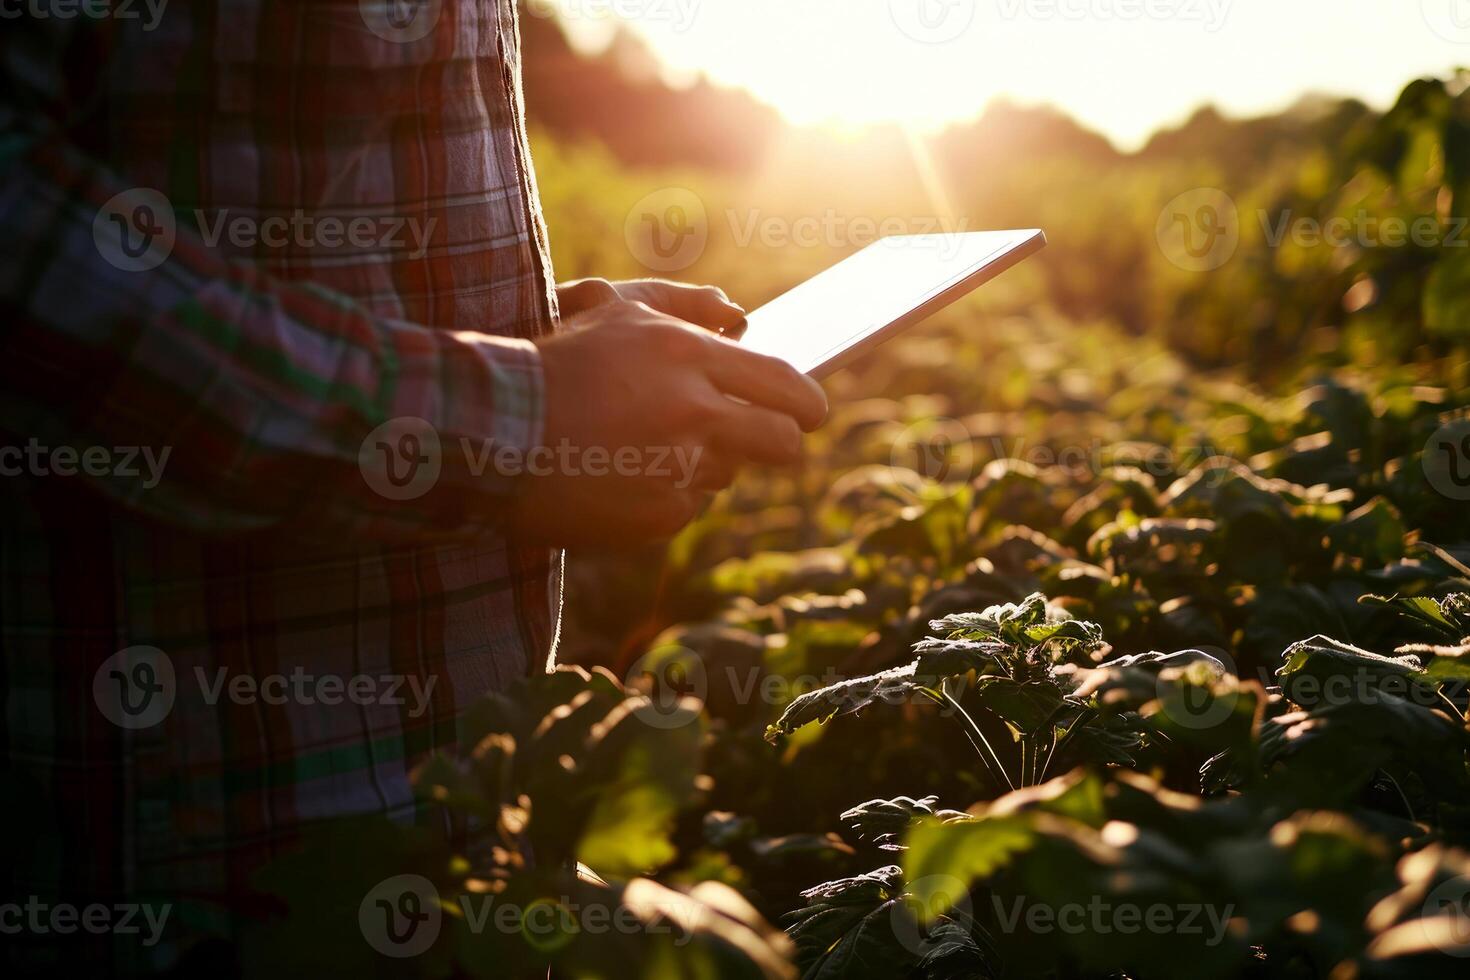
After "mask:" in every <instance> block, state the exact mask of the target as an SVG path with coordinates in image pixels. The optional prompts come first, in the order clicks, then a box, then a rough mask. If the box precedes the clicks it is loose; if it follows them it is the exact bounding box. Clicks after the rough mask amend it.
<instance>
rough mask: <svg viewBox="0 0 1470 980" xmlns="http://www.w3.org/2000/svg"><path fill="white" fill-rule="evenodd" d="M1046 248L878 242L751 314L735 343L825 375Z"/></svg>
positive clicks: (1033, 233)
mask: <svg viewBox="0 0 1470 980" xmlns="http://www.w3.org/2000/svg"><path fill="white" fill-rule="evenodd" d="M1045 245H1046V235H1044V234H1042V232H1040V231H1039V230H1037V229H1034V228H1033V229H1030V230H1027V231H975V232H964V233H961V234H949V235H900V236H896V237H893V238H883V239H880V240H879V241H876V242H874V243H873V244H871V245H869V246H868V247H867V248H864V249H863V250H862V251H860V252H857V253H855V254H853V255H850V256H848V257H847V258H846V259H843V260H842V261H841V262H839V263H837V264H836V265H834V266H832V268H830V269H828V270H827V271H825V272H822V273H819V274H817V275H815V276H813V277H812V278H811V279H808V280H807V281H806V282H804V283H802V284H801V285H799V286H797V287H796V288H795V289H793V290H791V291H790V292H788V293H785V294H783V295H781V296H778V297H777V298H776V299H774V300H772V301H771V302H770V303H767V304H766V305H765V306H762V307H761V308H760V309H758V310H756V311H755V312H753V313H751V314H750V316H749V317H748V318H747V324H748V325H747V327H746V329H745V332H744V333H743V335H742V336H741V338H740V343H741V345H742V346H744V347H748V348H750V349H751V350H754V351H759V352H760V353H762V354H769V355H771V356H772V357H779V358H780V359H781V360H783V361H785V362H786V363H788V364H790V365H792V366H793V367H795V368H796V369H798V370H800V371H805V372H806V373H807V374H810V375H812V376H813V377H818V378H820V377H824V376H825V375H827V374H830V373H831V372H833V371H835V370H837V369H838V368H839V367H841V366H842V365H844V364H846V363H847V362H848V361H851V360H852V359H853V358H855V357H857V356H859V355H861V354H864V353H866V352H868V351H870V350H872V349H873V348H874V347H877V346H878V345H879V344H881V343H883V342H884V341H886V340H889V339H891V338H892V337H893V336H894V335H896V334H897V333H899V332H900V331H902V330H904V329H905V328H907V327H911V326H913V325H914V324H916V323H918V322H919V321H921V320H923V319H925V318H927V317H929V316H931V315H932V314H934V313H937V312H938V311H939V310H941V309H943V308H944V307H946V306H948V305H950V304H951V303H953V302H955V301H956V300H958V299H959V298H960V297H962V296H965V295H966V294H968V293H970V292H972V291H973V290H975V289H977V288H978V287H979V286H980V285H982V284H983V283H986V282H989V281H990V280H991V279H994V278H995V277H996V276H998V275H1000V274H1001V273H1002V272H1004V271H1005V270H1007V269H1009V268H1010V267H1011V266H1013V265H1015V264H1016V263H1017V262H1020V261H1021V260H1022V259H1024V258H1026V256H1028V255H1033V254H1035V253H1036V252H1039V251H1040V250H1041V249H1042V248H1043V247H1044V246H1045Z"/></svg>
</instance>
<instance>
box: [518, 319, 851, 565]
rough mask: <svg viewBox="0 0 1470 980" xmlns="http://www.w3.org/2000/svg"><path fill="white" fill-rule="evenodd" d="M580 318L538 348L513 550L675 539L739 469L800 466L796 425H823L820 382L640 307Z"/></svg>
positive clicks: (807, 427) (808, 428)
mask: <svg viewBox="0 0 1470 980" xmlns="http://www.w3.org/2000/svg"><path fill="white" fill-rule="evenodd" d="M577 321H578V322H576V323H574V324H570V325H569V326H570V327H571V329H569V330H568V331H567V332H565V333H563V334H560V335H558V336H555V337H551V338H548V339H546V340H544V341H540V342H539V346H540V348H541V361H542V368H543V371H544V373H545V378H546V399H547V406H546V431H545V437H544V446H543V449H542V451H541V454H540V459H539V460H537V459H531V460H530V461H529V462H531V463H533V464H535V465H532V466H528V468H527V473H526V475H525V476H524V477H523V479H524V481H525V486H524V487H523V488H522V490H521V492H520V496H519V497H518V498H517V499H516V501H515V503H514V505H513V507H512V512H511V515H510V521H509V525H508V530H509V532H510V534H511V535H512V536H513V537H514V538H515V539H516V540H518V541H520V542H522V543H536V544H546V545H559V546H566V545H577V544H613V545H618V544H622V545H626V544H633V543H637V542H640V541H644V540H648V539H654V538H660V537H667V536H669V535H672V534H673V533H675V532H676V531H678V530H679V528H681V527H683V526H684V525H685V524H687V523H688V522H689V521H690V519H692V518H693V517H694V516H695V515H696V514H697V513H698V512H699V510H700V508H701V507H703V505H704V502H705V500H706V499H707V496H708V494H709V493H710V492H712V491H715V490H718V489H720V488H722V487H724V486H726V485H728V484H729V483H730V481H731V480H732V479H733V478H734V474H735V470H736V468H737V467H738V466H740V465H741V464H742V463H746V462H753V463H762V464H767V465H777V466H779V465H788V464H791V463H794V462H796V461H797V460H798V459H799V458H800V456H801V433H802V430H806V431H811V430H812V429H814V428H816V427H817V426H818V425H820V424H821V422H822V420H823V419H824V418H825V417H826V414H827V399H826V396H825V395H824V394H823V392H822V389H821V387H820V386H819V385H818V384H817V383H816V382H815V381H813V380H811V379H810V378H808V377H807V376H806V375H804V374H801V373H800V372H799V371H797V370H796V369H795V368H792V367H791V366H790V365H788V364H786V363H785V362H783V361H779V360H776V359H775V358H771V357H766V356H764V355H761V354H755V353H752V352H751V351H748V350H745V349H743V348H741V347H740V346H739V345H738V344H735V343H733V342H731V341H729V340H726V339H724V338H722V337H719V336H716V335H715V334H712V333H709V332H708V331H705V330H700V329H697V328H696V327H693V326H691V325H690V324H688V323H686V322H684V321H682V320H679V319H676V318H674V317H672V316H669V315H667V314H665V313H660V312H659V311H657V310H654V309H653V308H651V307H650V306H648V305H646V304H644V303H633V302H628V301H625V300H621V299H619V300H617V301H614V302H608V303H603V304H601V305H596V306H593V307H592V308H591V309H590V310H588V311H587V312H585V313H583V314H581V316H580V317H578V318H577ZM533 455H534V454H533Z"/></svg>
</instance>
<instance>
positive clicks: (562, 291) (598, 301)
mask: <svg viewBox="0 0 1470 980" xmlns="http://www.w3.org/2000/svg"><path fill="white" fill-rule="evenodd" d="M556 295H557V300H558V301H559V303H560V305H561V307H562V315H563V316H566V317H574V316H576V315H577V314H579V313H585V312H586V311H588V310H591V309H595V308H597V307H599V306H603V305H605V304H607V303H616V302H617V301H618V299H619V298H620V297H619V296H618V291H617V289H615V288H614V287H613V284H612V283H610V282H608V281H607V280H606V279H579V280H577V281H576V282H569V283H564V284H562V285H561V286H559V287H557V290H556Z"/></svg>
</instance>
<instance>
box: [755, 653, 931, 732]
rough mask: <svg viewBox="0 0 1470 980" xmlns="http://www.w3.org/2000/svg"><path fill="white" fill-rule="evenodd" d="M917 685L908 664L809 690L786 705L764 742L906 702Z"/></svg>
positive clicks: (771, 726)
mask: <svg viewBox="0 0 1470 980" xmlns="http://www.w3.org/2000/svg"><path fill="white" fill-rule="evenodd" d="M918 686H919V685H918V684H917V683H916V681H915V677H914V665H913V664H909V665H908V666H906V667H896V668H894V669H893V670H886V671H884V672H883V673H881V674H873V675H872V676H869V677H858V678H854V679H852V680H847V681H842V682H841V683H838V684H833V685H832V686H830V687H824V688H822V689H820V690H817V691H808V692H807V693H806V694H803V695H801V696H800V697H798V698H796V699H795V700H793V701H792V702H791V703H790V704H789V705H787V706H786V710H785V711H783V712H782V713H781V717H780V718H778V719H776V723H775V724H773V725H770V726H768V727H767V728H766V741H768V742H771V743H772V744H774V743H775V741H776V739H777V738H778V737H779V736H781V735H790V734H791V733H792V732H794V731H796V730H797V729H798V728H802V727H803V726H805V725H809V724H811V723H812V722H819V723H821V722H827V721H830V720H831V719H832V718H833V717H835V716H836V715H848V714H852V713H853V712H856V711H861V710H862V709H863V708H866V707H868V706H869V705H872V704H876V703H879V702H883V703H886V704H894V703H899V702H902V701H905V700H907V699H908V698H910V697H912V695H913V692H914V691H915V690H916V689H917V687H918Z"/></svg>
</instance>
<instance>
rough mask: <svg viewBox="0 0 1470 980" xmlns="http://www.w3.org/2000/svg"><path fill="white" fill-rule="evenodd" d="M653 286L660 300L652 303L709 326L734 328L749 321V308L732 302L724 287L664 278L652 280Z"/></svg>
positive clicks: (677, 315)
mask: <svg viewBox="0 0 1470 980" xmlns="http://www.w3.org/2000/svg"><path fill="white" fill-rule="evenodd" d="M649 288H650V289H651V290H652V292H653V293H654V295H655V298H656V299H657V300H658V301H657V302H656V303H652V304H650V305H652V306H655V307H656V308H658V309H660V310H662V311H663V312H665V313H667V314H669V315H670V316H676V317H678V318H679V319H681V320H685V321H687V322H689V323H693V324H696V325H697V326H701V327H704V328H705V329H707V330H714V331H716V332H719V331H726V330H734V329H735V328H737V327H739V326H741V325H742V324H743V323H744V322H745V310H743V309H741V307H740V306H739V305H738V304H736V303H733V302H731V301H730V297H728V296H726V295H725V291H724V290H723V289H718V288H716V287H714V286H691V285H688V284H687V283H681V282H665V281H664V280H662V279H659V280H654V281H653V282H650V283H649Z"/></svg>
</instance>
